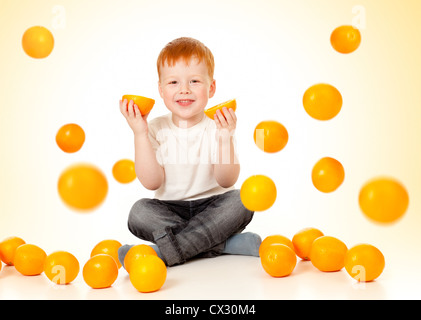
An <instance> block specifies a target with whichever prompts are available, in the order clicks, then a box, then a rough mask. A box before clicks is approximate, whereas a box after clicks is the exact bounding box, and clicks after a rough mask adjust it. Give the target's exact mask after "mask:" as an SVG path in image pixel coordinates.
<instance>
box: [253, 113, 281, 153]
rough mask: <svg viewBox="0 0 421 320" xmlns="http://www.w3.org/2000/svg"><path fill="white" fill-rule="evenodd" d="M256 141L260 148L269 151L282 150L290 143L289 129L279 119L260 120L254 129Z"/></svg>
mask: <svg viewBox="0 0 421 320" xmlns="http://www.w3.org/2000/svg"><path fill="white" fill-rule="evenodd" d="M253 137H254V142H255V144H256V145H257V147H258V148H259V149H261V150H262V151H264V152H268V153H275V152H279V151H281V150H282V149H283V148H285V146H286V145H287V143H288V131H287V129H286V128H285V127H284V126H283V125H282V124H281V123H279V122H278V121H273V120H268V121H262V122H260V123H259V124H258V125H257V126H256V128H255V129H254V135H253Z"/></svg>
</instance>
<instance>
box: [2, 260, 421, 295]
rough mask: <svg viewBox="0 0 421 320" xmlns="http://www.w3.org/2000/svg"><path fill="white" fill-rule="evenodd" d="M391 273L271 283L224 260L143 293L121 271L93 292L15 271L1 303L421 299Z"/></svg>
mask: <svg viewBox="0 0 421 320" xmlns="http://www.w3.org/2000/svg"><path fill="white" fill-rule="evenodd" d="M392 270H394V268H387V269H385V272H384V273H383V274H382V275H381V277H380V278H379V279H377V280H376V281H374V282H371V283H357V282H355V281H354V280H353V279H351V278H350V277H349V275H348V274H347V273H346V271H345V270H344V269H343V270H341V271H339V272H335V273H323V272H320V271H318V270H317V269H315V268H314V267H313V266H312V264H311V262H304V261H299V262H298V264H297V266H296V268H295V270H294V272H293V273H292V274H291V275H290V276H289V277H285V278H272V277H270V276H269V275H267V274H266V273H265V272H264V270H263V269H262V267H261V265H260V260H259V259H258V258H254V257H244V256H222V257H217V258H212V259H202V260H194V261H190V262H188V263H186V264H184V265H181V266H176V267H171V268H168V274H167V280H166V282H165V284H164V286H163V287H162V288H161V290H159V291H157V292H154V293H149V294H144V293H139V292H137V291H136V290H135V289H134V287H133V286H132V285H131V283H130V280H129V276H128V274H127V272H126V271H125V270H124V269H123V268H121V269H120V271H119V277H118V279H117V281H116V282H115V283H114V284H113V286H112V287H110V288H106V289H96V290H94V289H91V288H90V287H88V286H87V285H86V284H85V282H84V281H83V277H82V274H81V273H80V274H79V275H78V277H77V278H76V280H75V281H74V282H73V283H71V284H70V285H66V286H58V285H54V284H53V283H51V282H50V281H49V280H48V279H47V277H45V275H44V274H42V275H40V276H33V277H25V276H22V275H21V274H19V273H18V272H17V271H16V270H15V268H14V267H5V266H3V268H2V270H1V271H0V300H4V299H140V300H146V299H159V300H181V299H186V300H191V299H195V300H202V299H203V300H209V299H211V300H213V299H222V300H225V299H236V300H245V299H247V300H248V299H251V300H262V299H264V300H272V299H420V298H421V294H420V293H419V291H418V289H417V287H418V285H417V284H416V283H414V281H417V280H416V279H414V278H412V281H411V279H410V278H405V274H404V273H402V272H401V271H403V270H400V272H399V273H397V274H393V273H392Z"/></svg>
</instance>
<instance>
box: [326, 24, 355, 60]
mask: <svg viewBox="0 0 421 320" xmlns="http://www.w3.org/2000/svg"><path fill="white" fill-rule="evenodd" d="M330 43H331V45H332V47H333V49H335V50H336V51H338V52H339V53H345V54H346V53H351V52H354V51H355V50H357V49H358V47H359V46H360V44H361V33H360V31H359V30H358V29H357V28H354V27H353V26H340V27H338V28H336V29H335V30H333V32H332V34H331V36H330Z"/></svg>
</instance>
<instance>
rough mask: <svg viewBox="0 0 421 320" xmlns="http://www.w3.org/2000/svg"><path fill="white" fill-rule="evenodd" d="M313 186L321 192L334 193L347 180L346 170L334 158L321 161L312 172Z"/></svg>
mask: <svg viewBox="0 0 421 320" xmlns="http://www.w3.org/2000/svg"><path fill="white" fill-rule="evenodd" d="M311 179H312V181H313V185H314V186H315V187H316V189H317V190H319V191H321V192H325V193H328V192H333V191H335V190H336V189H337V188H339V186H340V185H341V184H342V182H343V181H344V179H345V170H344V167H343V166H342V164H341V163H340V162H339V161H338V160H336V159H333V158H330V157H325V158H322V159H320V160H319V161H318V162H317V163H316V164H315V165H314V167H313V170H312V172H311Z"/></svg>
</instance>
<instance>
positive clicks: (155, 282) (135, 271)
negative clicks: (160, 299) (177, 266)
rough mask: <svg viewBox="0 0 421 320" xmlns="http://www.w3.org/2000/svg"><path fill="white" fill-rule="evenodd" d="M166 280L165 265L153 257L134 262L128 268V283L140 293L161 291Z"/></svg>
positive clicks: (148, 256) (149, 256)
mask: <svg viewBox="0 0 421 320" xmlns="http://www.w3.org/2000/svg"><path fill="white" fill-rule="evenodd" d="M166 278H167V267H166V266H165V263H164V262H163V261H162V260H161V259H160V258H158V257H157V256H154V255H147V256H146V257H143V258H140V259H137V260H135V261H134V262H133V263H132V264H131V266H130V282H131V283H132V285H133V286H134V287H135V288H136V290H137V291H140V292H145V293H146V292H153V291H157V290H159V289H161V287H162V286H163V285H164V283H165V280H166Z"/></svg>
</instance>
